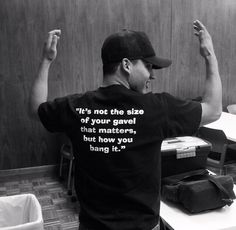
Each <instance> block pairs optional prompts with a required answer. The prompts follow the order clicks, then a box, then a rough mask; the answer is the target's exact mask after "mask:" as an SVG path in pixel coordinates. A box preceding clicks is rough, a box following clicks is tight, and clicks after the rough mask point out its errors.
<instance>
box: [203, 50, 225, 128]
mask: <svg viewBox="0 0 236 230" xmlns="http://www.w3.org/2000/svg"><path fill="white" fill-rule="evenodd" d="M205 63H206V80H205V84H204V95H203V100H202V106H203V107H204V112H205V113H206V114H207V116H206V117H205V119H204V120H203V124H204V123H205V124H206V123H209V122H212V121H214V120H216V119H218V118H219V116H220V114H221V112H222V85H221V79H220V74H219V70H218V62H217V59H216V56H215V54H214V53H211V54H210V55H209V56H207V57H205ZM203 115H204V114H203Z"/></svg>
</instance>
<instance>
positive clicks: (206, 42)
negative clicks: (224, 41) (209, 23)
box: [193, 20, 215, 58]
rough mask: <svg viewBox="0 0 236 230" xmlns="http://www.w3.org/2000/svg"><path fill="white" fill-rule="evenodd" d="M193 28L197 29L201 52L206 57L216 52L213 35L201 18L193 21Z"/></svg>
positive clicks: (196, 33)
mask: <svg viewBox="0 0 236 230" xmlns="http://www.w3.org/2000/svg"><path fill="white" fill-rule="evenodd" d="M193 28H194V30H195V35H196V36H197V37H198V38H199V42H200V54H201V55H202V56H203V57H204V58H207V57H208V56H210V55H213V54H215V52H214V48H213V43H212V39H211V35H210V34H209V32H208V31H207V29H206V27H205V26H204V25H203V24H202V23H201V22H200V21H199V20H196V21H194V22H193Z"/></svg>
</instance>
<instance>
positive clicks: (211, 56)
mask: <svg viewBox="0 0 236 230" xmlns="http://www.w3.org/2000/svg"><path fill="white" fill-rule="evenodd" d="M204 59H205V61H206V62H208V63H211V62H217V58H216V55H215V54H214V53H209V55H207V56H205V57H204Z"/></svg>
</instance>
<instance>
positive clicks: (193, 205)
mask: <svg viewBox="0 0 236 230" xmlns="http://www.w3.org/2000/svg"><path fill="white" fill-rule="evenodd" d="M233 187H234V183H233V178H232V177H231V176H220V175H219V176H217V175H210V174H209V173H208V171H207V170H206V169H200V170H195V171H191V172H188V173H182V174H177V175H174V176H170V177H165V178H163V179H162V191H161V192H162V193H161V194H162V199H163V200H167V201H171V202H174V203H179V204H181V206H183V207H184V208H185V209H186V210H187V211H189V212H190V213H199V212H203V211H206V210H212V209H217V208H221V207H223V206H225V205H229V206H230V205H231V204H232V203H233V199H235V194H234V191H233Z"/></svg>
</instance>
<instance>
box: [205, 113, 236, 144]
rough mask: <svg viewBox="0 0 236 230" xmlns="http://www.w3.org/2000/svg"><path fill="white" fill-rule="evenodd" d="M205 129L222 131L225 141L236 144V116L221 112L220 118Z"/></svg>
mask: <svg viewBox="0 0 236 230" xmlns="http://www.w3.org/2000/svg"><path fill="white" fill-rule="evenodd" d="M205 127H207V128H212V129H220V130H223V131H224V133H225V135H226V137H227V139H228V140H231V141H234V142H236V115H235V114H231V113H226V112H222V114H221V117H220V118H219V119H218V120H217V121H214V122H212V123H210V124H208V125H205Z"/></svg>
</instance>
